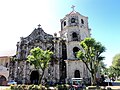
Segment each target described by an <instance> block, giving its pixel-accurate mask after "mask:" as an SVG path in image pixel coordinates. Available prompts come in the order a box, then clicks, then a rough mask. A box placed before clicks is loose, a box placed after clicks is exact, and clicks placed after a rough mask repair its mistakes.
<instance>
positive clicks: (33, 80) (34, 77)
mask: <svg viewBox="0 0 120 90" xmlns="http://www.w3.org/2000/svg"><path fill="white" fill-rule="evenodd" d="M30 81H31V84H38V81H39V72H38V71H37V70H34V71H32V72H31V75H30Z"/></svg>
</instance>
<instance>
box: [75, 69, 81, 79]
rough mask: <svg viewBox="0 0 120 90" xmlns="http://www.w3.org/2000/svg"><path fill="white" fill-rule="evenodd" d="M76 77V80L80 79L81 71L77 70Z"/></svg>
mask: <svg viewBox="0 0 120 90" xmlns="http://www.w3.org/2000/svg"><path fill="white" fill-rule="evenodd" d="M74 77H75V78H80V71H79V70H75V72H74Z"/></svg>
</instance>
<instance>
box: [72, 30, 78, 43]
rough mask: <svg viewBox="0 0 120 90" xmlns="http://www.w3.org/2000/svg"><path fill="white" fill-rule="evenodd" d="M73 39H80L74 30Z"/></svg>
mask: <svg viewBox="0 0 120 90" xmlns="http://www.w3.org/2000/svg"><path fill="white" fill-rule="evenodd" d="M72 40H73V41H78V35H77V33H76V32H73V33H72Z"/></svg>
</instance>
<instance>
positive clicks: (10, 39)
mask: <svg viewBox="0 0 120 90" xmlns="http://www.w3.org/2000/svg"><path fill="white" fill-rule="evenodd" d="M72 5H74V6H75V11H77V12H79V13H80V14H82V15H84V16H87V17H88V21H89V22H88V24H89V27H90V28H91V34H92V35H91V37H93V38H95V40H96V41H98V42H101V43H102V45H104V46H105V47H106V52H105V53H103V56H105V57H106V58H105V60H104V62H105V64H107V66H110V65H111V62H112V59H113V57H114V56H115V55H116V54H118V53H120V10H119V9H120V0H114V1H113V0H0V56H8V55H9V56H11V55H15V52H16V43H17V42H18V41H19V40H20V37H26V36H28V35H29V34H30V33H31V32H32V31H33V30H34V29H35V28H37V25H38V24H41V27H42V28H43V30H44V31H45V32H47V33H49V34H54V33H55V32H57V33H58V32H59V31H60V19H62V18H64V16H65V15H66V14H68V13H70V12H71V11H72V9H71V6H72Z"/></svg>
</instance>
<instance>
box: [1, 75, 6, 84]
mask: <svg viewBox="0 0 120 90" xmlns="http://www.w3.org/2000/svg"><path fill="white" fill-rule="evenodd" d="M5 81H6V78H5V76H3V75H0V85H2V84H3V82H5Z"/></svg>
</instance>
